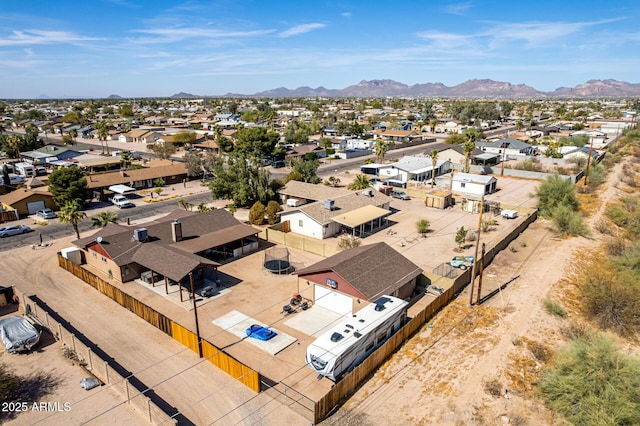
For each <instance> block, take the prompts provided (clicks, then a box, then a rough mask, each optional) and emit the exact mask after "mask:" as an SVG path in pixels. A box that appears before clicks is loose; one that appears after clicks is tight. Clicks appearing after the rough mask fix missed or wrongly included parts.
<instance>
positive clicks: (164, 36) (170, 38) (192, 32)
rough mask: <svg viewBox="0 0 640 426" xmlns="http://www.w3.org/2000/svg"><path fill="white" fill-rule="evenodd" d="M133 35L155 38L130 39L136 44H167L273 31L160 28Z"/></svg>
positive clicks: (251, 35)
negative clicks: (193, 39)
mask: <svg viewBox="0 0 640 426" xmlns="http://www.w3.org/2000/svg"><path fill="white" fill-rule="evenodd" d="M133 32H135V33H141V34H148V35H150V36H157V37H140V38H136V39H132V40H131V41H133V42H136V43H142V44H147V43H167V42H176V41H180V40H184V39H188V38H210V39H230V38H246V37H259V36H263V35H268V34H272V33H274V32H275V30H253V31H223V30H214V29H207V28H193V27H188V28H160V29H145V30H134V31H133Z"/></svg>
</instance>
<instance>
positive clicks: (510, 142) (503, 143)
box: [476, 138, 535, 157]
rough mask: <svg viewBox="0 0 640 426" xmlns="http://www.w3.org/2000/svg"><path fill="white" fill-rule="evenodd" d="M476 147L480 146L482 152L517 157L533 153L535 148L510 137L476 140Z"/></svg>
mask: <svg viewBox="0 0 640 426" xmlns="http://www.w3.org/2000/svg"><path fill="white" fill-rule="evenodd" d="M476 147H478V148H480V149H481V150H482V151H483V152H488V153H490V154H498V155H500V156H505V157H518V156H523V155H532V154H534V153H535V148H534V147H533V146H532V145H531V144H528V143H526V142H523V141H521V140H519V139H511V138H504V139H495V140H491V141H476Z"/></svg>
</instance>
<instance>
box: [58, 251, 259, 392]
mask: <svg viewBox="0 0 640 426" xmlns="http://www.w3.org/2000/svg"><path fill="white" fill-rule="evenodd" d="M58 264H59V265H60V267H62V268H64V269H66V270H67V271H69V272H71V273H73V274H74V275H75V276H76V277H78V278H80V279H81V280H82V281H84V282H86V283H87V284H89V285H90V286H92V287H93V288H95V289H96V290H98V291H99V292H100V293H102V294H104V295H105V296H107V297H109V298H110V299H112V300H114V301H115V302H117V303H118V304H120V305H121V306H123V307H125V308H127V309H128V310H129V311H131V312H133V313H134V314H136V315H138V316H139V317H140V318H142V319H144V320H145V321H147V322H148V323H149V324H151V325H153V326H154V327H156V328H158V329H160V330H162V331H163V332H165V333H166V334H168V335H169V336H171V337H173V338H174V339H175V340H176V341H178V342H180V343H182V344H183V345H185V346H186V347H188V348H189V349H191V350H192V351H194V352H196V353H199V351H198V339H197V336H196V334H195V333H193V332H191V331H190V330H188V329H187V328H185V327H183V326H181V325H180V324H178V323H176V322H175V321H173V320H172V319H171V318H168V317H166V316H165V315H163V314H161V313H160V312H158V311H156V310H155V309H153V308H151V307H150V306H148V305H146V304H144V303H142V302H140V301H139V300H137V299H136V298H134V297H133V296H131V295H129V294H127V293H125V292H124V291H122V290H120V289H119V288H117V287H115V286H114V285H113V284H111V283H108V282H106V281H104V280H103V279H102V278H100V277H98V276H97V275H95V274H93V273H92V272H90V271H87V270H86V269H84V268H83V267H82V266H80V265H77V264H75V263H73V262H71V261H70V260H68V259H65V258H64V257H62V255H61V254H60V253H58ZM201 342H202V354H203V356H204V357H205V358H207V359H208V360H209V361H210V362H211V363H212V364H214V365H215V366H216V367H218V368H219V369H220V370H222V371H224V372H225V373H227V374H228V375H230V376H231V377H233V378H234V379H236V380H238V381H239V382H240V383H242V384H244V385H245V386H247V387H248V388H249V389H251V390H253V391H254V392H260V377H259V376H260V375H259V373H258V372H256V371H254V370H253V369H251V368H250V367H248V366H247V365H245V364H243V363H241V362H240V361H238V360H236V359H235V358H233V357H232V356H231V355H228V354H226V353H224V352H222V351H221V350H220V349H218V348H217V347H216V346H215V345H213V344H212V343H210V342H208V341H206V340H204V339H202V338H201Z"/></svg>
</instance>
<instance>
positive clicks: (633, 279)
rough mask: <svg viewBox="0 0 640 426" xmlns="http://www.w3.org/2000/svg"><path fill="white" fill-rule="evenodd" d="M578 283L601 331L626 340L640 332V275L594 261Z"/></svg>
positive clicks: (582, 269)
mask: <svg viewBox="0 0 640 426" xmlns="http://www.w3.org/2000/svg"><path fill="white" fill-rule="evenodd" d="M576 282H577V284H578V289H579V291H580V294H581V295H582V298H583V309H584V312H585V314H586V315H587V317H589V318H590V319H592V320H593V321H595V322H596V324H598V326H599V327H600V328H602V329H610V330H612V331H615V332H616V333H618V334H620V335H621V336H625V337H630V336H634V335H636V334H637V333H638V332H639V331H640V278H639V277H638V274H637V273H636V272H634V271H633V270H629V269H623V268H617V267H616V266H615V265H614V264H612V263H611V262H608V261H606V260H603V259H600V258H597V259H596V258H594V259H592V260H590V261H588V262H586V263H585V264H584V265H583V267H582V268H581V272H579V273H578V274H577V276H576Z"/></svg>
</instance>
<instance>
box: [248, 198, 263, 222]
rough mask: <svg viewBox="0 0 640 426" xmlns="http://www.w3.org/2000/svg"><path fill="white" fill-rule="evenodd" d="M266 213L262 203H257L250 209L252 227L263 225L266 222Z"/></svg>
mask: <svg viewBox="0 0 640 426" xmlns="http://www.w3.org/2000/svg"><path fill="white" fill-rule="evenodd" d="M264 213H265V207H264V204H262V203H261V202H260V201H256V202H255V203H253V205H252V206H251V208H250V209H249V223H251V224H252V225H262V223H263V222H264Z"/></svg>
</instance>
